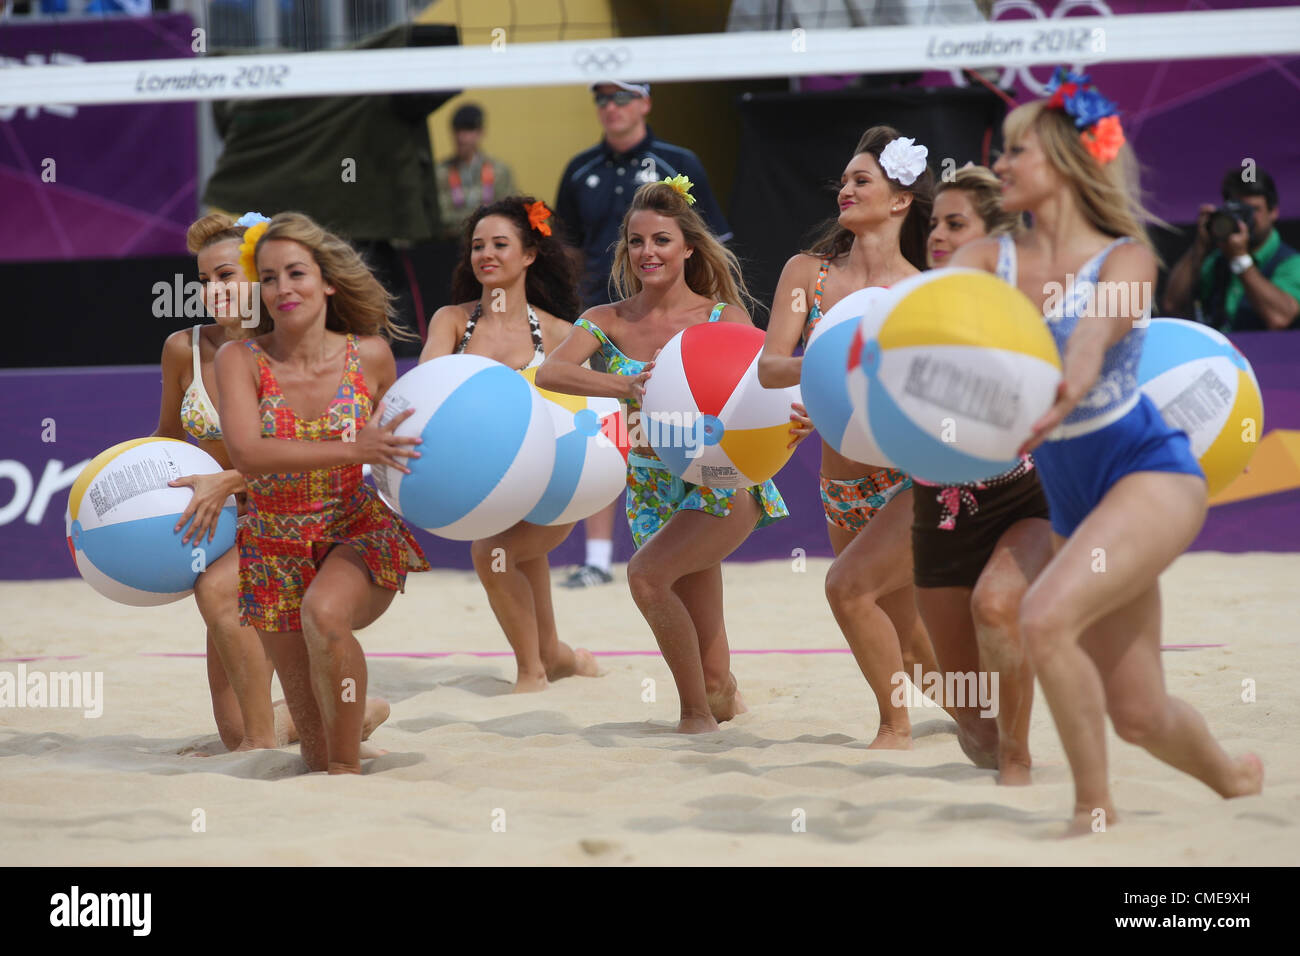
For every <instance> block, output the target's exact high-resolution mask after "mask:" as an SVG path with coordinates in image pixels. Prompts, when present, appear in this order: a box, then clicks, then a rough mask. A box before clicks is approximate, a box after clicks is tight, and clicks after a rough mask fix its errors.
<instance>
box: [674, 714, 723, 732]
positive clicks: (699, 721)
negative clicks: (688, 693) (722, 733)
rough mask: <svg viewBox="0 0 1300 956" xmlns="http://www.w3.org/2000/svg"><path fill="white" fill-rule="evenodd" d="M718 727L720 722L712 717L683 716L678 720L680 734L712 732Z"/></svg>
mask: <svg viewBox="0 0 1300 956" xmlns="http://www.w3.org/2000/svg"><path fill="white" fill-rule="evenodd" d="M717 729H718V722H717V721H716V720H714V719H713V718H712V717H683V718H682V719H681V720H679V721H677V733H679V734H711V733H713V731H715V730H717Z"/></svg>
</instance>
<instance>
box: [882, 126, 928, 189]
mask: <svg viewBox="0 0 1300 956" xmlns="http://www.w3.org/2000/svg"><path fill="white" fill-rule="evenodd" d="M929 153H930V151H929V150H928V149H926V148H925V147H924V146H917V145H916V140H914V139H909V138H908V137H906V136H900V137H898V139H895V140H892V141H891V142H890V144H889V145H888V146H886V147H885V148H884V149H882V150H881V151H880V168H881V169H883V170H884V171H885V175H886V176H888V177H889V178H890V179H893V180H896V181H897V182H900V183H902V184H903V185H904V186H910V185H912V183H914V182H916V178H917V177H918V176H920V175H921V174H922V173H923V172H925V157H926V156H928V155H929Z"/></svg>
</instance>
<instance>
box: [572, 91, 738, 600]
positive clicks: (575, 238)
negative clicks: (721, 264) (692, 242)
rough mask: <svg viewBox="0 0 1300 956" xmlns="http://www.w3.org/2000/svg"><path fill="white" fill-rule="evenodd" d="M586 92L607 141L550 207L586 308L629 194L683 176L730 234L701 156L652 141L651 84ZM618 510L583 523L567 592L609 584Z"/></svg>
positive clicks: (601, 284) (603, 279)
mask: <svg viewBox="0 0 1300 956" xmlns="http://www.w3.org/2000/svg"><path fill="white" fill-rule="evenodd" d="M591 91H592V93H594V94H595V98H596V116H597V118H598V119H599V120H600V125H601V127H603V128H604V130H605V135H604V136H603V137H602V138H601V141H600V142H599V143H597V144H596V145H595V146H593V147H591V149H588V150H584V151H583V152H581V153H579V154H578V155H577V156H575V157H573V159H571V160H569V165H568V166H567V167H565V170H564V175H563V176H562V177H560V189H559V193H558V194H557V198H556V201H555V212H556V214H557V216H558V217H559V219H560V222H561V223H563V225H564V227H565V229H567V230H568V238H569V240H570V241H571V242H572V243H573V244H574V245H575V246H577V247H578V248H579V249H580V250H582V262H583V269H582V286H581V290H580V291H581V295H582V307H583V308H584V309H589V308H591V307H592V306H595V305H602V304H604V303H606V302H608V301H610V287H609V273H610V269H611V268H612V267H613V265H614V245H615V243H616V242H617V241H618V231H619V227H620V226H622V224H623V216H624V215H625V214H626V213H627V210H628V207H629V206H631V205H632V194H633V193H635V192H636V191H637V188H638V187H640V186H641V185H642V184H643V183H652V182H656V181H658V180H661V179H664V178H665V177H669V176H677V175H681V174H685V175H686V177H687V178H688V179H690V181H691V183H692V186H691V195H692V196H694V197H695V205H694V207H693V208H694V209H695V211H696V212H698V213H699V214H700V215H701V216H702V217H703V218H704V221H705V222H706V223H708V226H709V229H711V230H712V231H713V234H714V235H716V236H717V237H718V238H719V239H721V240H722V241H723V242H725V241H727V240H728V239H730V238H731V227H729V226H728V225H727V221H726V219H724V218H723V216H722V210H721V209H720V208H718V201H717V199H715V198H714V196H713V190H712V189H710V188H709V177H708V176H707V175H705V173H704V167H703V166H702V165H701V164H700V160H699V157H697V156H696V155H695V154H694V153H692V152H691V151H690V150H689V149H683V148H682V147H680V146H674V145H673V144H672V143H666V142H664V141H663V140H661V139H658V138H657V137H656V136H655V134H654V132H653V131H652V130H651V129H650V127H649V126H647V125H646V121H645V118H646V114H647V113H649V112H650V85H649V84H648V83H622V82H618V81H614V82H609V83H597V84H595V85H594V86H592V88H591ZM593 361H595V357H593ZM616 504H617V502H615V504H614V505H610V507H608V508H606V509H604V510H603V511H600V512H597V513H596V514H594V515H592V516H591V517H590V518H588V519H587V520H586V522H585V526H586V531H587V559H586V563H585V564H583V565H582V566H581V567H579V568H578V569H577V570H575V571H574V572H573V573H572V574H570V575H569V576H568V578H566V579H565V581H564V586H565V587H570V588H581V587H590V586H592V585H595V584H608V583H609V582H610V581H612V580H613V576H612V575H611V574H610V565H611V562H612V559H613V541H612V535H613V531H614V508H615V505H616Z"/></svg>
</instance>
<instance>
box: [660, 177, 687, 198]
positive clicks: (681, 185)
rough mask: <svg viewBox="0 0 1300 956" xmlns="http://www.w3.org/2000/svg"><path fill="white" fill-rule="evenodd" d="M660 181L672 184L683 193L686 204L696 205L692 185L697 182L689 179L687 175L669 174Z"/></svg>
mask: <svg viewBox="0 0 1300 956" xmlns="http://www.w3.org/2000/svg"><path fill="white" fill-rule="evenodd" d="M660 182H662V183H666V184H667V185H669V186H672V187H673V189H675V190H677V191H678V192H679V193H681V194H682V198H684V199H685V200H686V205H688V206H694V205H695V197H694V196H692V195H691V187H692V186H694V185H695V184H694V183H693V182H691V181H690V180H689V179H687V178H686V176H685V175H678V176H667V177H665V178H663V179H661V180H660Z"/></svg>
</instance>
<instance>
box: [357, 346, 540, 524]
mask: <svg viewBox="0 0 1300 956" xmlns="http://www.w3.org/2000/svg"><path fill="white" fill-rule="evenodd" d="M382 405H383V407H382V411H381V412H380V422H381V424H382V423H386V422H388V421H391V420H392V418H393V417H394V416H395V415H398V414H400V413H401V412H404V411H405V410H406V409H408V408H414V409H415V414H414V415H412V416H411V417H410V418H408V419H407V420H406V421H404V422H402V423H401V424H400V425H398V426H397V429H396V434H398V435H418V436H420V437H421V438H422V439H424V441H423V444H421V445H419V446H418V449H417V450H418V451H419V452H420V456H421V457H419V458H408V459H405V461H406V466H407V467H408V468H410V469H411V473H410V474H409V475H407V474H403V473H402V472H400V471H398V470H397V469H396V468H393V467H391V466H389V465H383V466H380V467H376V468H374V469H373V470H372V474H373V475H374V479H375V486H376V487H377V488H378V489H379V493H380V494H381V495H383V497H384V500H385V501H387V502H388V504H389V506H390V507H392V509H393V510H394V511H396V512H397V513H398V514H400V515H401V516H402V517H403V518H405V519H406V520H407V521H409V522H411V523H412V524H414V525H415V526H416V527H419V528H424V529H425V530H426V531H429V532H432V533H433V534H436V535H440V536H441V537H444V538H452V539H454V540H457V541H473V540H475V539H478V538H487V537H491V536H492V535H494V534H500V533H501V532H502V531H505V530H506V529H507V528H509V527H512V526H513V525H515V524H517V523H518V522H520V521H522V520H523V518H524V516H525V515H527V514H528V513H529V512H530V511H532V509H533V507H534V506H535V505H536V504H537V502H538V501H539V500H540V499H541V497H542V493H543V492H544V491H545V490H546V482H545V481H544V480H542V479H541V478H540V477H539V476H546V475H550V474H551V470H552V468H553V467H554V466H555V428H554V426H553V425H552V424H551V422H552V419H551V413H550V412H549V411H548V410H547V408H546V400H545V399H544V398H542V396H541V393H539V392H538V391H537V389H535V388H533V387H532V386H531V385H529V384H528V382H527V381H526V380H525V379H524V377H523V376H522V375H520V374H519V373H518V372H516V371H515V370H514V369H512V368H509V367H508V366H505V365H502V364H501V363H500V362H496V361H493V360H492V359H489V358H483V357H482V356H480V355H444V356H442V357H440V358H436V359H433V360H432V361H430V362H425V363H424V364H422V365H417V366H416V367H415V368H413V369H411V370H410V371H409V372H407V373H406V374H405V375H403V376H402V377H401V378H399V379H398V380H397V381H396V382H394V383H393V387H392V388H391V389H389V390H388V392H387V394H385V395H384V400H383V403H382Z"/></svg>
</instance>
